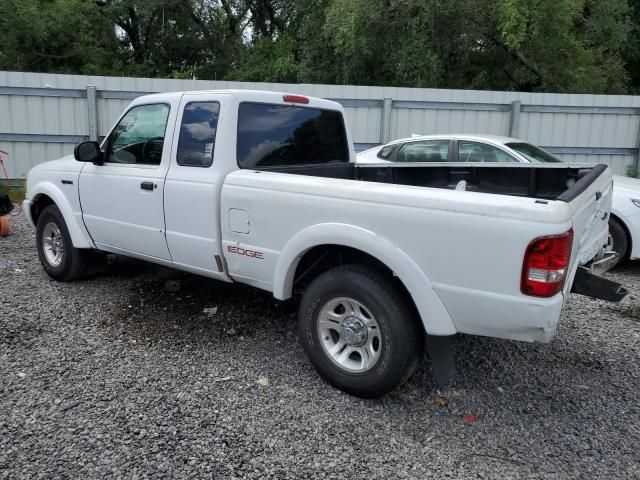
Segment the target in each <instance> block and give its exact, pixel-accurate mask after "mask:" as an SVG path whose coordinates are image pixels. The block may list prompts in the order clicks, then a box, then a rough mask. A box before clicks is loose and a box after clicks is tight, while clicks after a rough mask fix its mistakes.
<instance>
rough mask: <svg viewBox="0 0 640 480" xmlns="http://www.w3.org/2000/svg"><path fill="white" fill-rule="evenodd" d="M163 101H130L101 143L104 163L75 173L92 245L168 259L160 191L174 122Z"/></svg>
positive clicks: (167, 104) (161, 193)
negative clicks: (130, 103) (138, 102)
mask: <svg viewBox="0 0 640 480" xmlns="http://www.w3.org/2000/svg"><path fill="white" fill-rule="evenodd" d="M172 110H174V109H172V108H171V105H170V103H169V102H158V103H150V104H141V105H134V106H133V107H131V108H130V109H129V110H128V111H127V112H126V113H125V114H124V115H123V116H122V117H121V119H120V121H119V122H118V124H117V125H116V126H115V128H114V129H113V130H112V131H111V133H110V134H109V136H108V137H107V139H106V140H105V142H104V144H103V149H104V150H105V163H104V164H103V165H93V164H87V165H85V166H84V168H83V169H82V172H81V174H80V182H79V183H80V184H79V191H80V202H81V205H82V216H83V219H84V223H85V225H86V227H87V230H88V231H89V233H90V235H91V237H92V238H93V241H94V242H95V244H96V246H97V247H98V248H100V249H103V250H106V251H115V252H119V251H123V252H131V253H134V254H138V255H141V256H149V257H155V258H160V259H164V260H170V259H171V257H170V255H169V249H168V248H167V242H166V239H165V234H164V212H163V190H164V178H165V174H166V171H167V166H168V163H169V152H170V148H167V145H165V137H167V132H168V131H169V136H168V138H169V139H170V138H171V132H172V128H171V127H172V126H173V125H174V122H175V113H173V111H172Z"/></svg>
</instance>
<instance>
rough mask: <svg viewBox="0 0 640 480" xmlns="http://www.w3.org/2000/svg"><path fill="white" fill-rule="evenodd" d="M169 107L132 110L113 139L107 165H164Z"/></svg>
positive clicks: (144, 107)
mask: <svg viewBox="0 0 640 480" xmlns="http://www.w3.org/2000/svg"><path fill="white" fill-rule="evenodd" d="M168 118H169V105H165V104H164V103H158V104H154V105H138V106H137V107H133V108H132V109H131V110H129V111H128V112H127V113H126V114H125V116H124V117H122V120H120V123H118V125H117V126H116V128H114V129H113V131H112V132H111V135H109V141H108V143H107V161H108V162H110V163H126V164H134V165H160V161H161V160H162V149H163V147H164V134H165V131H166V129H167V119H168Z"/></svg>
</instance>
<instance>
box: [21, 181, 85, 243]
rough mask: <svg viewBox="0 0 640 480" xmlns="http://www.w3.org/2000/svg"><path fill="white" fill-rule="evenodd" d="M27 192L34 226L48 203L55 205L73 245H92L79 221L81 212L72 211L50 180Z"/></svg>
mask: <svg viewBox="0 0 640 480" xmlns="http://www.w3.org/2000/svg"><path fill="white" fill-rule="evenodd" d="M29 194H30V196H31V200H30V202H29V209H28V215H29V217H30V219H31V221H32V223H33V225H34V226H37V224H38V218H39V216H40V214H41V213H42V211H43V210H44V209H45V208H46V207H48V206H50V205H55V206H56V207H58V209H59V210H60V213H61V214H62V216H63V217H64V221H65V222H66V224H67V229H68V230H69V235H70V236H71V241H72V243H73V246H74V247H75V248H93V247H94V245H93V242H92V241H91V237H89V234H88V232H87V231H86V229H85V227H84V224H80V223H79V222H82V218H81V214H80V215H76V214H75V213H74V211H73V207H72V206H71V204H70V203H69V201H68V200H67V198H66V197H65V195H64V194H63V193H62V191H60V189H58V188H57V187H56V186H55V185H53V184H52V183H50V182H42V183H39V184H38V185H37V186H36V188H35V189H34V190H33V191H30V192H29Z"/></svg>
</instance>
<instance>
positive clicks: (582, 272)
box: [571, 267, 629, 303]
mask: <svg viewBox="0 0 640 480" xmlns="http://www.w3.org/2000/svg"><path fill="white" fill-rule="evenodd" d="M571 293H577V294H579V295H586V296H587V297H592V298H598V299H600V300H605V301H607V302H616V303H617V302H619V301H621V300H622V299H623V298H624V297H626V296H627V295H628V294H629V291H628V290H627V289H626V288H624V287H623V286H622V285H620V284H619V283H616V282H612V281H611V280H607V279H606V278H602V277H599V276H598V275H594V274H593V273H591V271H590V270H589V269H588V268H584V267H580V268H578V271H577V272H576V277H575V279H574V280H573V286H572V287H571Z"/></svg>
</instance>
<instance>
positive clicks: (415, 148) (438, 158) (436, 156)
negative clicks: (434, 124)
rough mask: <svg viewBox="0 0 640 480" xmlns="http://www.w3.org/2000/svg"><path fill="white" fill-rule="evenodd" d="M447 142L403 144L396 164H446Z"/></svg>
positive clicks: (424, 141)
mask: <svg viewBox="0 0 640 480" xmlns="http://www.w3.org/2000/svg"><path fill="white" fill-rule="evenodd" d="M448 155H449V140H422V141H417V142H408V143H405V144H404V145H403V146H402V148H400V150H399V151H398V155H397V157H396V161H397V162H446V161H447V157H448Z"/></svg>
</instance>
